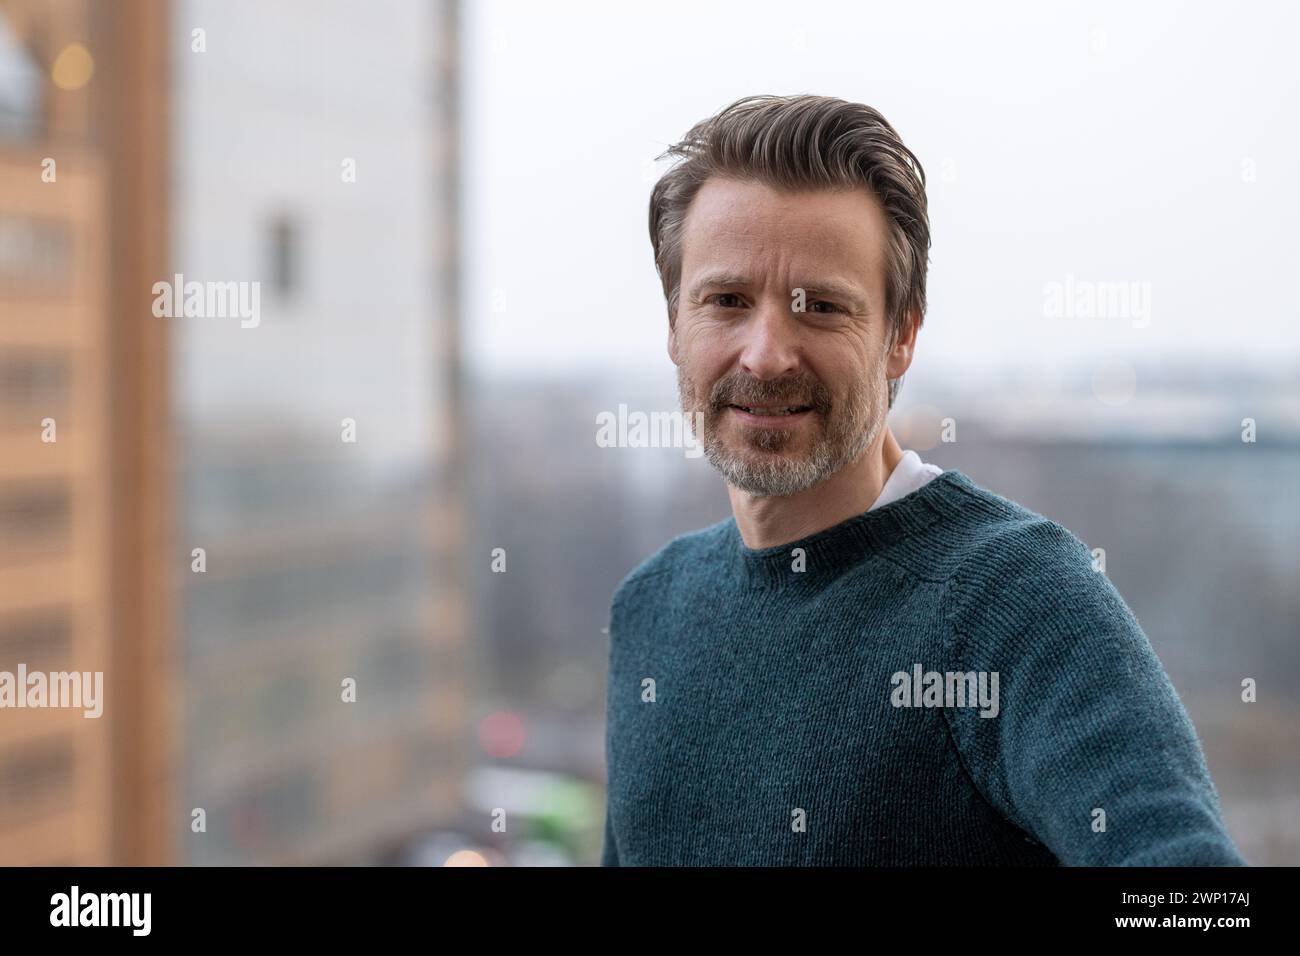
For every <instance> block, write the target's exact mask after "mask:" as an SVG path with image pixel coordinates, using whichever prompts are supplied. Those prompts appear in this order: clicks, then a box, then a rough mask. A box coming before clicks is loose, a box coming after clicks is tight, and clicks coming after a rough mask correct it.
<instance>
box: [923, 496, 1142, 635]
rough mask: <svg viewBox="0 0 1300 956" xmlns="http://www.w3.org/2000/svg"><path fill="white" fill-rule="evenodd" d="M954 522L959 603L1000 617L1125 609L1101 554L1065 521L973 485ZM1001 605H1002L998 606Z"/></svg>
mask: <svg viewBox="0 0 1300 956" xmlns="http://www.w3.org/2000/svg"><path fill="white" fill-rule="evenodd" d="M962 487H963V492H964V495H963V498H964V501H963V504H962V506H961V508H959V509H957V514H956V515H955V517H954V520H952V521H951V522H950V523H947V534H948V537H949V550H948V560H947V561H946V562H945V572H946V573H945V575H944V576H945V577H946V578H947V580H948V584H949V599H950V600H951V601H952V602H954V605H955V606H956V607H962V606H965V607H967V608H970V609H971V610H972V611H976V609H981V610H982V611H983V612H984V613H986V614H989V615H993V616H996V615H997V614H999V613H1005V612H1007V611H1010V610H1011V609H1013V608H1018V609H1021V610H1022V611H1024V612H1025V613H1033V611H1032V610H1030V609H1038V610H1042V609H1045V608H1046V607H1049V606H1051V607H1061V606H1062V605H1072V606H1073V609H1074V610H1075V611H1077V612H1079V613H1091V612H1093V611H1095V610H1096V609H1098V608H1099V607H1101V606H1105V607H1107V608H1109V609H1112V610H1119V609H1120V608H1121V607H1122V606H1123V599H1122V598H1121V597H1120V596H1119V592H1118V591H1117V590H1116V589H1115V587H1114V586H1113V585H1112V584H1111V583H1110V581H1109V579H1108V578H1107V576H1106V574H1105V564H1104V559H1103V557H1102V551H1101V550H1100V549H1099V550H1098V552H1097V553H1096V554H1094V552H1093V550H1092V549H1091V548H1090V547H1089V546H1088V545H1087V544H1086V543H1085V542H1084V541H1083V539H1082V538H1080V537H1079V536H1078V535H1076V534H1075V533H1074V532H1073V531H1071V530H1070V529H1069V528H1067V527H1066V526H1065V525H1064V524H1062V523H1061V522H1059V521H1056V520H1054V519H1052V518H1049V517H1047V516H1045V515H1043V514H1040V513H1039V512H1037V511H1034V510H1032V509H1031V508H1028V507H1026V506H1025V505H1022V504H1020V503H1019V502H1016V501H1014V500H1012V499H1010V498H1007V497H1004V496H1002V495H1000V494H997V493H996V492H993V491H991V490H989V489H987V488H984V487H981V486H979V485H976V484H975V483H973V482H969V481H968V482H966V483H963V486H962ZM999 609H1002V610H999Z"/></svg>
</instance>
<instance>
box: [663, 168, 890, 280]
mask: <svg viewBox="0 0 1300 956" xmlns="http://www.w3.org/2000/svg"><path fill="white" fill-rule="evenodd" d="M888 228H889V224H888V218H887V216H886V215H885V211H884V208H883V207H882V206H881V204H880V201H879V200H878V199H877V198H876V197H875V196H873V195H872V194H871V193H870V192H868V191H867V190H865V189H852V190H815V191H805V192H785V191H782V190H778V189H775V188H773V187H771V186H768V185H766V184H764V183H757V182H751V181H737V180H733V179H722V178H718V177H714V178H712V179H709V180H708V181H707V182H705V184H704V185H703V186H701V187H700V189H699V191H698V192H697V193H696V195H695V199H694V200H693V201H692V203H691V206H690V209H689V210H688V211H687V214H686V221H685V223H684V224H683V228H682V278H683V280H687V279H688V277H689V276H690V274H691V273H693V272H698V271H701V270H706V269H708V270H712V269H713V268H715V267H716V268H720V269H724V270H725V269H731V270H737V271H738V270H742V269H744V268H746V267H749V268H752V267H759V268H763V269H772V270H779V271H782V272H785V271H792V272H799V273H807V278H808V279H809V281H811V280H812V279H815V278H816V277H817V275H818V274H820V273H823V272H834V273H836V274H840V275H844V276H846V277H849V278H852V279H854V280H856V281H858V282H861V283H863V284H864V285H867V286H877V285H881V284H883V282H884V262H885V250H886V249H887V247H888V241H889V233H888ZM803 277H804V276H802V275H800V276H793V275H791V276H778V277H777V278H803Z"/></svg>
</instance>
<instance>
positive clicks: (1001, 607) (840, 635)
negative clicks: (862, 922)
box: [603, 96, 1245, 866]
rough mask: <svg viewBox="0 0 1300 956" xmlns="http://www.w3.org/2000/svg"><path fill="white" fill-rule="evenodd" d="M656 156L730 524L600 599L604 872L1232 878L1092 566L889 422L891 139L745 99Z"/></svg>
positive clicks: (1196, 767) (1187, 744)
mask: <svg viewBox="0 0 1300 956" xmlns="http://www.w3.org/2000/svg"><path fill="white" fill-rule="evenodd" d="M668 153H669V154H672V155H675V156H677V157H679V158H680V160H681V161H680V162H679V163H678V164H677V165H676V166H675V167H674V168H673V169H672V170H670V171H669V172H668V173H666V174H665V175H664V177H663V178H662V179H661V180H660V181H659V182H658V184H657V185H656V186H655V188H654V191H653V194H652V197H651V201H650V235H651V241H652V243H653V246H654V252H655V262H656V266H657V268H658V271H659V274H660V277H661V279H662V283H663V288H664V295H665V297H666V299H667V304H668V353H669V355H670V356H671V357H672V360H673V362H674V363H675V364H676V366H677V369H678V383H679V391H680V397H681V403H682V407H683V411H685V412H687V413H697V412H698V413H701V414H702V415H703V418H702V419H700V420H701V421H702V422H703V435H702V436H701V438H702V441H703V443H704V448H705V453H706V455H707V457H708V460H709V461H710V462H711V463H712V465H713V466H714V467H715V468H716V469H717V470H718V471H720V472H721V473H722V475H723V477H724V478H725V479H726V482H727V491H728V493H729V495H730V499H731V508H732V514H733V517H732V518H730V519H728V520H726V521H723V522H721V523H719V524H717V525H714V526H712V527H710V528H706V529H704V530H702V531H698V532H695V533H692V534H687V535H684V536H682V537H679V538H677V539H675V540H674V541H672V542H670V543H669V544H668V545H667V546H666V547H664V548H663V549H662V550H661V551H660V552H659V553H658V554H656V555H654V556H653V557H651V558H650V559H649V560H647V561H645V562H644V563H643V564H641V565H640V566H639V567H638V568H636V569H635V570H634V571H633V572H632V573H631V574H630V575H628V577H627V578H626V579H625V580H624V581H623V582H622V584H620V586H619V588H618V590H617V592H616V594H615V596H614V599H613V604H612V609H611V617H610V659H609V665H610V667H609V683H608V693H609V697H608V729H607V735H608V736H607V757H608V764H609V796H608V806H607V811H606V820H605V845H604V856H603V863H604V865H607V866H608V865H623V866H629V865H631V866H644V865H759V866H766V865H792V864H793V865H801V864H802V865H900V864H965V865H1054V864H1066V865H1244V863H1245V861H1244V860H1242V858H1241V857H1240V855H1239V854H1238V852H1237V850H1236V848H1235V847H1234V846H1233V844H1232V841H1231V840H1230V839H1229V837H1228V835H1227V834H1226V832H1225V830H1224V826H1223V822H1222V819H1221V811H1220V806H1219V798H1218V794H1217V793H1216V791H1215V789H1214V785H1213V783H1212V782H1211V780H1210V777H1209V774H1208V771H1207V769H1206V765H1205V760H1204V756H1203V754H1202V752H1201V748H1200V744H1199V742H1198V740H1197V737H1196V732H1195V730H1194V729H1193V727H1192V724H1191V722H1190V720H1189V719H1188V716H1187V713H1186V711H1185V710H1184V709H1183V706H1182V704H1181V702H1180V701H1179V699H1178V696H1177V694H1176V693H1175V691H1174V688H1173V686H1172V685H1171V683H1170V681H1169V679H1168V677H1167V676H1166V674H1165V672H1164V670H1163V668H1162V667H1161V665H1160V662H1159V660H1158V659H1157V658H1156V656H1155V654H1154V652H1153V651H1152V649H1151V646H1150V644H1149V643H1148V641H1147V638H1146V636H1145V635H1144V634H1143V632H1142V630H1141V628H1140V627H1139V625H1138V622H1137V620H1136V619H1135V618H1134V616H1133V614H1132V613H1131V611H1130V610H1129V608H1128V607H1127V605H1126V604H1125V603H1124V601H1123V599H1122V598H1121V597H1120V595H1119V593H1118V592H1117V591H1116V589H1115V588H1114V587H1113V586H1112V585H1111V583H1110V582H1109V581H1108V580H1107V578H1106V577H1105V575H1104V574H1101V573H1099V572H1098V571H1096V570H1094V568H1093V565H1092V561H1091V555H1090V553H1089V551H1088V549H1087V547H1086V546H1084V544H1083V543H1082V542H1081V541H1080V540H1079V539H1077V538H1076V537H1074V536H1073V535H1072V534H1071V533H1070V532H1069V531H1067V530H1066V529H1065V528H1063V527H1061V526H1060V525H1059V524H1056V523H1054V522H1052V521H1050V520H1048V519H1046V518H1044V517H1042V516H1040V515H1038V514H1035V513H1034V512H1031V511H1029V510H1027V509H1025V508H1023V507H1021V506H1019V505H1017V504H1015V503H1013V502H1011V501H1008V500H1007V499H1005V498H1002V497H1000V496H998V495H996V494H994V493H992V492H990V491H988V490H985V489H983V488H981V487H979V486H978V485H976V484H975V483H974V482H973V481H972V480H971V479H970V478H968V477H967V476H966V475H964V474H963V473H962V472H960V471H957V470H951V471H945V472H940V470H939V469H938V468H936V467H934V466H933V465H927V464H926V463H924V462H922V461H921V459H920V458H919V457H918V456H917V455H916V453H915V452H904V451H903V450H902V449H901V448H900V447H899V444H898V442H897V441H896V440H895V438H894V436H893V435H892V434H891V433H890V430H889V427H888V426H887V424H886V421H885V419H886V415H887V413H888V410H889V408H890V407H892V405H893V401H894V396H895V394H896V393H897V389H898V385H899V382H900V380H901V379H902V377H903V374H904V373H905V372H906V371H907V369H908V366H909V365H910V364H911V361H912V354H913V349H914V347H915V344H916V338H917V332H918V330H919V328H920V326H921V322H922V318H923V316H924V312H925V276H926V265H927V258H928V250H929V244H930V236H929V222H928V214H927V207H926V198H925V178H924V173H923V171H922V169H921V166H920V164H919V162H917V160H916V158H915V157H914V156H913V155H912V153H911V152H910V151H909V150H908V149H907V148H906V147H905V146H904V145H903V144H902V142H901V141H900V140H899V137H898V135H897V134H896V133H895V131H894V129H893V128H892V127H891V126H890V125H889V123H887V122H886V121H885V119H884V118H883V117H882V116H881V115H880V114H879V113H877V112H876V111H875V110H873V109H871V108H869V107H866V106H862V105H859V104H853V103H847V102H844V101H842V100H838V99H832V98H826V97H817V96H797V97H754V98H749V99H744V100H741V101H739V102H737V103H735V104H733V105H732V106H731V107H729V108H728V109H726V110H724V111H723V112H722V113H720V114H719V115H717V116H715V117H713V118H711V119H709V120H706V121H704V122H702V123H699V124H697V125H696V126H695V127H694V128H693V129H692V130H691V131H690V132H689V133H688V134H687V135H686V137H685V139H684V140H683V141H682V142H681V143H679V144H677V145H676V146H674V147H672V148H671V149H670V150H669V151H668ZM666 155H667V154H666ZM692 420H697V419H695V418H694V415H693V414H692Z"/></svg>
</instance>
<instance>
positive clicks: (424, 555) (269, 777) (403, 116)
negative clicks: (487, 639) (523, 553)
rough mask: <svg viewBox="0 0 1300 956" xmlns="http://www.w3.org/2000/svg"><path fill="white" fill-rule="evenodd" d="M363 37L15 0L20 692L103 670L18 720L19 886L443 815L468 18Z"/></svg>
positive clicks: (447, 0) (11, 506)
mask: <svg viewBox="0 0 1300 956" xmlns="http://www.w3.org/2000/svg"><path fill="white" fill-rule="evenodd" d="M359 11H360V8H358V7H356V6H355V5H350V4H345V3H340V2H337V0H334V2H328V3H319V4H277V5H266V4H259V3H254V2H235V3H207V2H200V0H178V2H173V3H168V2H165V0H123V2H121V3H113V4H97V3H89V2H86V0H53V2H49V3H44V2H43V3H35V2H29V0H0V310H3V315H2V318H0V671H10V672H13V671H16V669H17V667H18V665H19V663H23V664H25V665H26V667H27V669H28V670H29V671H34V670H42V671H61V670H69V671H71V670H77V671H96V670H102V671H104V672H105V692H104V697H105V706H104V716H103V718H101V719H99V720H93V719H84V718H83V717H82V715H81V713H80V711H70V710H57V709H50V710H22V711H19V710H0V864H57V863H74V864H99V863H163V864H168V863H182V864H184V863H195V864H209V863H211V864H225V863H254V864H260V863H311V862H326V863H351V862H366V861H368V860H374V859H379V858H381V857H383V856H384V855H385V854H388V853H390V852H391V851H392V849H393V848H394V847H395V846H399V845H401V844H402V843H403V841H405V840H407V839H409V838H410V837H412V836H414V835H416V834H419V833H422V832H427V831H428V830H430V829H436V828H438V827H440V826H444V825H447V824H449V823H452V822H460V821H459V817H460V815H461V793H460V788H461V784H462V781H463V778H464V773H465V768H466V765H467V763H468V755H467V754H466V753H465V747H466V745H467V738H468V734H467V726H468V722H469V700H468V696H467V695H468V691H467V686H466V684H467V673H466V669H467V665H466V660H467V650H466V622H465V617H466V613H465V612H466V609H465V607H464V601H463V598H462V595H463V594H464V593H465V590H466V589H465V586H464V582H463V580H462V578H461V575H463V573H464V570H463V562H462V561H461V559H460V555H461V553H462V547H463V539H464V535H465V527H464V524H465V517H464V509H463V508H462V506H461V504H460V502H461V500H462V493H463V489H462V481H461V480H460V478H459V474H460V467H461V461H462V455H461V450H460V444H461V438H460V426H459V409H460V398H459V395H460V391H459V387H458V385H457V376H458V374H459V372H458V362H457V358H456V356H457V354H458V342H457V336H456V315H457V309H458V290H457V283H456V275H457V272H458V262H457V258H456V234H457V230H458V222H457V210H456V197H457V192H458V189H457V168H456V157H457V152H458V149H457V143H458V133H457V129H458V117H457V109H456V104H457V84H456V74H457V63H456V56H457V36H458V22H457V6H456V3H455V2H454V0H409V2H405V0H399V2H390V3H384V4H380V5H378V6H374V7H371V6H367V7H366V8H365V10H364V13H363V14H361V13H359ZM46 159H53V160H54V161H55V164H56V168H57V178H56V179H54V180H52V181H43V180H42V173H43V171H44V170H45V168H46V166H45V165H43V163H44V161H45V160H46ZM181 276H183V277H184V278H183V279H181V278H180V277H181ZM173 280H175V281H176V282H177V283H180V284H181V287H182V288H183V284H184V283H188V282H191V281H195V282H198V283H200V284H201V285H204V286H210V285H213V284H218V285H220V286H223V287H224V286H225V285H226V284H228V283H234V284H235V285H236V286H237V287H239V288H240V289H244V290H247V289H251V288H256V289H257V290H258V292H257V296H258V298H257V299H256V300H255V301H257V304H258V317H257V321H256V322H255V323H250V322H248V321H243V322H241V320H240V318H239V316H238V315H235V316H231V315H229V314H205V315H202V316H194V315H192V314H191V315H188V316H187V315H186V313H185V311H184V309H180V310H179V311H178V312H177V313H173V314H164V315H161V316H160V315H159V314H158V312H157V305H158V300H157V298H156V288H155V284H156V283H158V282H164V283H171V282H173ZM179 292H180V289H178V294H179ZM51 422H52V423H53V430H52V429H51V427H50V423H51ZM51 437H56V439H57V440H54V441H51V440H49V439H50V438H51ZM353 688H354V691H353ZM353 693H354V696H355V699H354V700H353V699H352V694H353Z"/></svg>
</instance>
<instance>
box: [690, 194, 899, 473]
mask: <svg viewBox="0 0 1300 956" xmlns="http://www.w3.org/2000/svg"><path fill="white" fill-rule="evenodd" d="M887 243H888V223H887V219H886V216H885V212H884V210H883V209H882V208H881V206H880V204H879V202H878V201H877V200H876V199H875V197H874V196H872V195H871V194H870V193H868V192H866V191H865V190H854V191H817V192H804V193H783V192H779V191H777V190H774V189H772V188H771V187H769V186H766V185H762V184H759V183H753V182H737V181H734V180H729V179H719V178H716V177H715V178H713V179H710V180H709V181H708V182H706V183H705V184H704V185H703V186H702V187H701V188H700V191H699V192H698V193H697V194H696V197H695V200H694V202H692V204H691V207H690V210H689V212H688V213H687V216H686V222H685V223H684V224H683V234H682V273H681V293H680V296H679V300H678V307H677V316H676V321H675V322H674V323H673V325H672V327H671V329H670V331H669V336H668V353H669V355H670V356H671V357H672V360H673V361H674V362H675V363H676V364H677V383H678V392H679V396H680V398H681V403H682V410H683V411H685V412H687V413H689V414H691V415H692V417H693V416H694V413H696V412H698V413H700V414H702V415H703V422H704V435H703V436H702V439H703V442H704V451H705V454H706V455H707V456H708V459H709V461H710V462H711V463H712V464H713V466H714V467H715V468H717V469H718V470H719V471H720V472H721V473H722V474H723V476H724V477H725V478H726V479H727V481H729V482H730V483H731V484H732V485H734V486H736V487H737V488H740V489H741V490H743V491H747V492H749V493H750V494H754V495H792V494H797V493H798V492H800V491H803V490H805V489H807V488H810V487H812V486H813V485H815V484H817V483H818V482H820V481H822V480H824V479H826V478H828V477H830V476H831V475H833V474H834V473H835V472H837V471H838V470H839V469H840V468H842V467H844V466H845V465H847V464H849V463H850V462H852V461H853V460H855V459H856V458H857V457H858V456H859V455H860V454H861V453H862V452H863V451H864V450H865V449H866V448H868V447H869V446H870V445H871V444H872V442H873V441H874V440H875V438H876V436H877V435H878V434H879V432H880V428H881V426H882V425H883V424H884V420H885V415H886V413H887V411H888V393H887V389H886V379H887V378H896V377H898V376H899V375H901V374H902V373H903V372H904V371H905V370H906V368H907V365H908V364H909V363H910V355H911V353H910V342H911V337H906V339H907V341H906V342H905V343H904V345H903V347H902V348H901V349H891V350H887V349H886V345H887V344H888V343H887V332H888V330H887V326H886V321H885V255H886V248H887ZM799 289H802V290H804V295H803V296H802V302H801V301H800V296H799V295H798V292H797V291H796V290H799ZM801 305H802V308H803V311H798V309H799V308H800V306H801ZM696 420H698V419H696Z"/></svg>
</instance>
